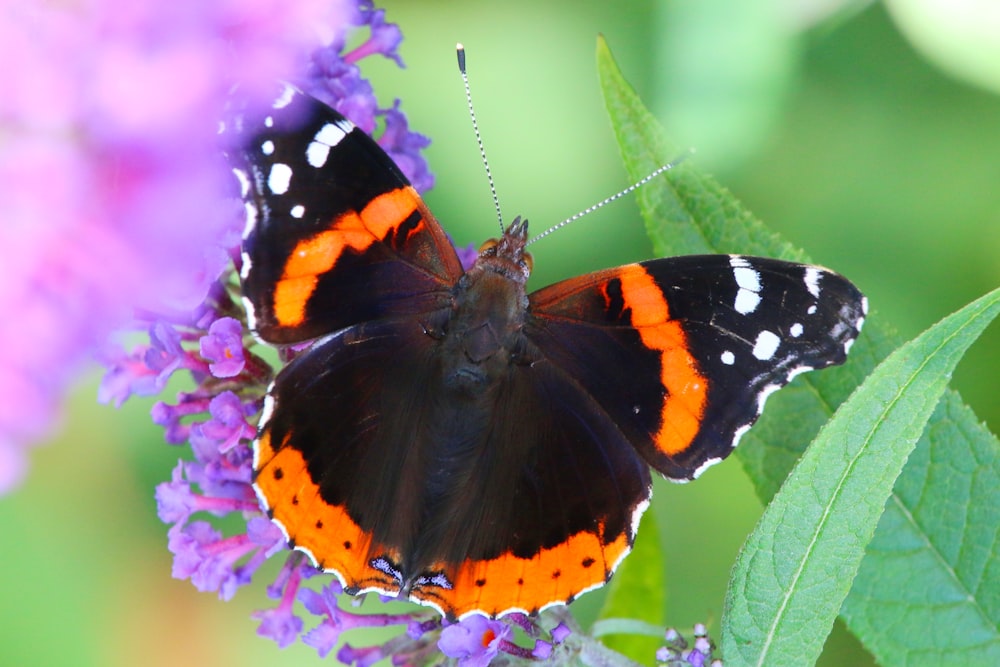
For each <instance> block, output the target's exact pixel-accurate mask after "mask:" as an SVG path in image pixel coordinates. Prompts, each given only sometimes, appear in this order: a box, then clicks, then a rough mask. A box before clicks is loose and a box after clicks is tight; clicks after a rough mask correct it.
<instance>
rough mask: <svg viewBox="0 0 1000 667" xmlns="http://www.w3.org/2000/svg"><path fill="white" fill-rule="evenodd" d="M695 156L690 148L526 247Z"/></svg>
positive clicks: (546, 232)
mask: <svg viewBox="0 0 1000 667" xmlns="http://www.w3.org/2000/svg"><path fill="white" fill-rule="evenodd" d="M693 154H694V149H693V148H689V149H688V151H687V152H686V153H684V154H682V155H680V156H679V157H677V158H674V159H673V160H671V161H670V162H668V163H667V164H664V165H661V166H659V167H657V168H656V169H655V170H653V171H652V172H651V173H650V174H648V175H647V176H644V177H643V178H641V179H639V180H638V181H636V182H635V183H633V184H632V185H630V186H628V187H627V188H625V189H624V190H622V191H620V192H617V193H615V194H613V195H611V196H610V197H608V198H607V199H604V200H602V201H599V202H597V203H596V204H594V205H593V206H589V207H587V208H585V209H583V210H582V211H580V212H579V213H577V214H575V215H571V216H570V217H568V218H566V219H565V220H563V221H562V222H560V223H558V224H555V225H552V226H551V227H549V228H548V229H546V230H545V231H544V232H542V233H541V234H539V235H538V236H535V237H534V238H532V239H531V240H529V241H528V242H527V243H526V244H525V245H531V244H532V243H534V242H535V241H538V240H540V239H543V238H545V237H546V236H548V235H549V234H551V233H552V232H554V231H556V230H557V229H559V228H561V227H565V226H566V225H568V224H569V223H571V222H576V221H577V220H579V219H580V218H582V217H583V216H585V215H587V214H588V213H593V212H594V211H596V210H597V209H599V208H602V207H604V206H607V205H608V204H610V203H611V202H613V201H615V200H616V199H621V198H622V197H624V196H625V195H627V194H629V193H630V192H632V191H633V190H636V189H638V188H641V187H642V186H644V185H645V184H646V183H649V182H650V181H651V180H653V179H654V178H656V177H657V176H659V175H660V174H662V173H663V172H665V171H669V170H671V169H673V168H674V167H676V166H677V165H679V164H680V163H681V162H684V160H686V159H688V158H689V157H691V155H693Z"/></svg>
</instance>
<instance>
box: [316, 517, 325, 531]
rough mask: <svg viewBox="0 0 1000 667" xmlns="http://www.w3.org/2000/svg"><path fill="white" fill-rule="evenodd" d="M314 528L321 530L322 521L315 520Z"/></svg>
mask: <svg viewBox="0 0 1000 667" xmlns="http://www.w3.org/2000/svg"><path fill="white" fill-rule="evenodd" d="M316 528H317V529H320V530H322V528H323V520H322V519H317V520H316Z"/></svg>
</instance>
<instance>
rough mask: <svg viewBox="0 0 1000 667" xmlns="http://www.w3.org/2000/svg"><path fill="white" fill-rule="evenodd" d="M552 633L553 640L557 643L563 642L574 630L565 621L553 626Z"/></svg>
mask: <svg viewBox="0 0 1000 667" xmlns="http://www.w3.org/2000/svg"><path fill="white" fill-rule="evenodd" d="M551 634H552V641H553V642H555V643H556V644H562V643H563V642H564V641H566V639H567V638H568V637H569V636H570V635H571V634H572V630H570V629H569V626H567V625H566V624H565V623H559V625H557V626H556V627H554V628H552V633H551Z"/></svg>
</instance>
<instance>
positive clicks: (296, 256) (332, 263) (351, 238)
mask: <svg viewBox="0 0 1000 667" xmlns="http://www.w3.org/2000/svg"><path fill="white" fill-rule="evenodd" d="M231 125H232V130H231V131H230V135H231V136H230V141H231V142H232V143H233V144H234V145H235V146H237V148H236V149H235V150H233V151H232V152H233V153H234V155H233V156H232V162H233V164H234V171H235V172H236V173H237V175H238V177H239V180H240V183H241V187H242V189H243V197H244V202H245V206H246V209H247V226H246V229H245V232H244V241H243V267H242V272H241V278H242V284H243V294H244V297H245V302H246V303H247V305H248V315H249V316H250V317H251V319H252V321H251V325H252V328H253V329H254V331H255V333H257V335H259V336H260V337H261V338H262V339H264V340H266V341H268V342H271V343H292V342H299V341H303V340H309V339H312V338H317V337H319V336H322V335H324V334H327V333H329V332H331V331H336V330H337V329H340V328H342V327H345V326H348V325H351V324H354V323H356V322H364V321H368V320H372V319H376V318H378V317H382V316H384V315H387V314H400V313H403V312H407V313H414V312H423V311H425V310H433V309H435V308H437V307H439V306H440V304H441V296H442V292H443V291H444V292H446V291H447V290H448V289H449V288H450V286H451V285H452V284H453V283H454V281H455V280H457V279H458V276H460V275H461V273H462V270H461V266H460V264H459V261H458V257H457V255H456V253H455V250H454V248H453V247H452V245H451V242H450V241H449V240H448V238H447V236H446V235H445V233H444V231H443V230H442V229H441V226H440V224H439V223H438V222H437V221H436V220H435V219H434V217H433V216H432V215H431V213H430V212H429V211H428V210H427V207H426V206H425V205H424V203H423V201H422V200H421V198H420V196H419V195H418V194H417V192H416V190H414V189H413V187H412V186H411V185H410V184H409V182H408V181H407V179H406V177H405V176H404V175H403V174H402V172H400V170H399V169H398V168H397V167H396V165H395V164H394V163H393V162H392V160H391V159H389V157H388V156H387V155H386V154H385V152H384V151H383V150H382V149H381V148H380V147H379V146H378V144H376V143H375V141H374V140H373V139H372V138H371V137H369V136H368V135H367V134H365V133H364V132H363V131H362V130H361V129H360V128H358V127H356V126H355V125H354V124H353V123H351V122H350V121H349V120H347V119H346V118H344V117H343V116H341V115H340V114H339V113H337V112H336V111H334V110H333V109H331V108H330V107H328V106H326V105H325V104H322V103H321V102H319V101H317V100H315V99H314V98H312V97H310V96H308V95H304V94H303V93H301V92H300V91H298V90H296V89H295V88H293V87H291V86H285V87H284V88H283V89H282V91H281V93H280V94H279V95H278V96H276V99H275V101H274V102H273V104H272V105H271V106H270V107H268V108H265V109H263V110H245V111H244V112H242V113H240V114H236V115H235V118H234V120H233V121H232V123H231Z"/></svg>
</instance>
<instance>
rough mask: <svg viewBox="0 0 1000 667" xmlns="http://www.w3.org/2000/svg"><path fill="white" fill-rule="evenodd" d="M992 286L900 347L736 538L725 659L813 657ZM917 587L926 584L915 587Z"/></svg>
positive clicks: (993, 309) (990, 304)
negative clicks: (739, 545)
mask: <svg viewBox="0 0 1000 667" xmlns="http://www.w3.org/2000/svg"><path fill="white" fill-rule="evenodd" d="M997 313H1000V289H998V290H995V291H993V292H991V293H989V294H987V295H986V296H984V297H982V298H980V299H978V300H976V301H974V302H972V303H971V304H969V305H968V306H966V307H965V308H963V309H962V310H960V311H958V312H957V313H955V314H953V315H950V316H949V317H947V318H945V319H944V320H942V321H941V322H939V323H938V324H936V325H934V326H933V327H931V328H930V329H928V330H927V331H926V332H924V333H923V334H921V335H920V336H919V337H917V338H916V339H914V340H913V341H911V342H910V343H907V344H906V345H904V346H903V347H901V348H899V349H898V350H897V351H896V352H894V353H893V354H891V355H890V356H889V358H888V359H886V360H885V361H884V362H882V363H881V364H880V365H879V366H878V367H877V368H876V369H875V371H874V372H873V373H872V374H871V375H870V376H869V377H868V379H867V380H865V382H864V383H863V384H862V385H861V386H860V387H859V388H858V390H857V391H856V392H855V393H854V394H852V395H851V397H850V398H849V399H848V400H847V401H846V402H845V403H844V404H843V405H842V406H841V407H840V409H839V410H837V413H836V414H835V415H834V417H833V419H831V420H830V421H829V422H828V423H827V424H826V426H824V427H823V429H822V430H821V431H820V433H819V436H818V437H817V438H816V440H815V441H814V442H813V443H812V445H811V446H810V447H809V449H807V450H806V453H805V454H804V455H803V456H802V459H801V460H800V461H799V463H798V465H797V466H796V467H795V468H794V470H793V471H792V474H791V475H790V476H789V477H788V479H787V480H786V481H785V484H784V485H783V486H782V487H781V492H780V493H779V494H778V495H777V496H775V498H774V500H773V501H772V502H771V504H770V505H768V507H767V509H766V510H765V511H764V515H763V516H762V517H761V520H760V522H759V523H758V524H757V527H756V528H755V529H754V532H753V534H752V535H751V536H750V538H749V539H748V540H747V542H746V544H744V547H743V550H742V551H741V552H740V556H739V558H738V559H737V562H736V566H735V568H734V570H733V576H732V579H731V582H730V587H729V591H728V594H727V596H726V608H725V612H724V614H723V628H722V650H723V654H724V655H725V656H726V661H727V663H728V664H731V665H735V664H748V665H805V664H812V663H814V662H815V661H816V659H817V658H818V657H819V654H820V651H821V650H822V649H823V642H824V641H825V639H826V636H827V635H828V634H829V632H830V629H831V628H832V627H833V621H834V619H835V618H836V617H837V613H838V611H839V610H840V607H841V604H842V603H843V601H844V598H845V597H846V596H847V592H848V590H849V589H850V586H851V582H852V580H853V579H854V576H855V574H856V573H857V571H858V568H859V566H860V564H861V559H862V557H863V556H864V550H865V547H866V545H867V544H868V542H869V541H870V539H871V537H872V535H873V534H874V532H875V527H876V524H877V523H878V519H879V517H880V516H881V514H882V509H883V507H884V506H885V502H886V500H887V499H888V498H889V495H890V492H891V491H892V486H893V484H894V482H895V481H896V477H897V476H898V475H899V473H900V471H901V470H902V468H903V464H904V463H905V462H906V459H907V457H908V456H909V454H910V452H911V451H912V449H913V447H914V445H915V444H916V442H917V440H918V438H920V434H921V432H922V431H923V429H924V425H925V424H926V422H927V420H928V419H930V416H931V413H932V412H933V410H934V406H935V405H936V404H937V402H938V399H939V398H940V397H941V394H942V393H943V392H944V390H945V387H946V385H947V383H948V379H949V378H950V377H951V373H952V372H953V371H954V369H955V366H956V365H957V364H958V361H959V359H961V358H962V355H963V354H964V353H965V351H966V349H968V347H969V345H971V344H972V342H973V341H974V340H975V339H976V338H977V337H978V336H979V334H981V333H982V331H983V329H985V328H986V326H987V325H988V324H989V323H990V322H991V321H992V320H993V318H994V317H996V315H997ZM922 585H924V584H922Z"/></svg>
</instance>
